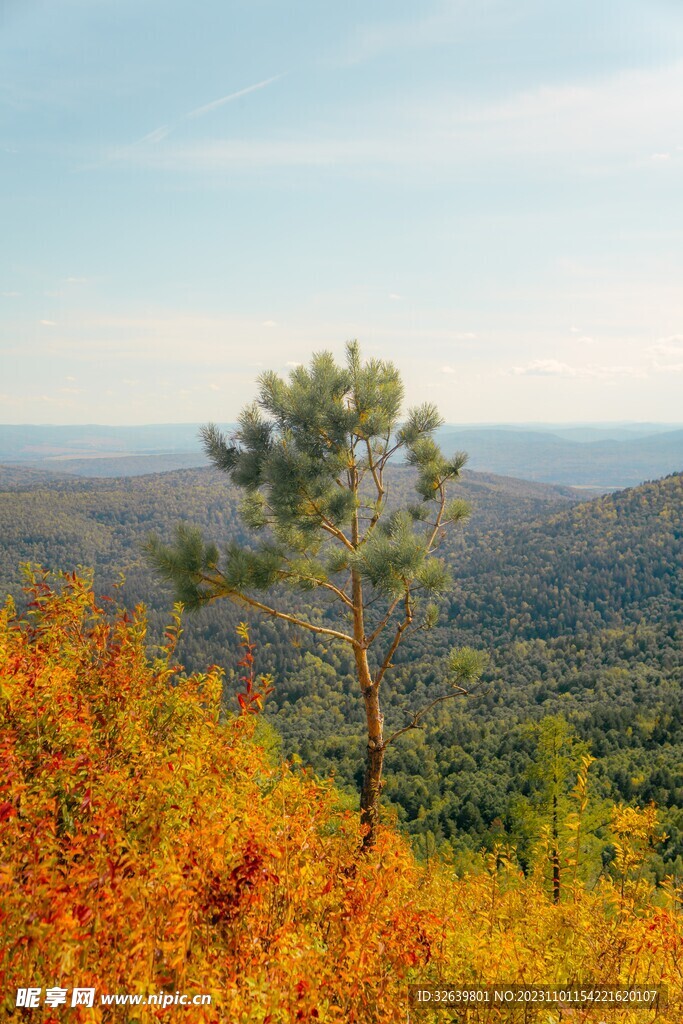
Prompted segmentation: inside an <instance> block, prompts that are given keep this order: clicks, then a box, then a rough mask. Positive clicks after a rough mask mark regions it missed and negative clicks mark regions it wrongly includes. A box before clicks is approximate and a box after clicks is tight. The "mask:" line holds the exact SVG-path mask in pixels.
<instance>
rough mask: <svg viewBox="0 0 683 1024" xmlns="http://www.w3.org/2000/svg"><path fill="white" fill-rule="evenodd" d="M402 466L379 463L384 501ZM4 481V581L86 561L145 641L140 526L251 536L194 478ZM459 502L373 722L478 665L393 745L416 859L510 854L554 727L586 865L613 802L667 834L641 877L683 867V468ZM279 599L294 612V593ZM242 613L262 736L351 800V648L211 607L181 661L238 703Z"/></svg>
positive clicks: (355, 775) (147, 580) (13, 589)
mask: <svg viewBox="0 0 683 1024" xmlns="http://www.w3.org/2000/svg"><path fill="white" fill-rule="evenodd" d="M410 473H411V471H410V470H409V469H408V468H407V467H397V468H396V469H395V470H394V471H393V477H392V487H393V491H394V494H395V495H397V497H400V496H401V494H402V493H403V492H404V491H406V490H407V489H408V488H409V486H410ZM0 486H1V487H2V490H1V491H0V537H1V538H2V547H1V549H0V557H1V563H0V574H1V577H0V578H1V580H2V586H3V590H4V591H5V592H7V593H11V594H12V595H13V596H14V598H15V599H16V600H17V603H18V605H19V607H21V604H22V600H23V595H22V591H21V582H20V574H19V565H20V563H23V562H27V561H28V562H32V563H39V564H41V565H43V566H45V567H47V568H54V569H64V570H70V569H73V568H75V567H77V566H87V567H92V568H93V569H94V573H95V577H94V578H95V586H96V589H97V592H98V593H99V594H105V595H107V596H109V597H110V598H112V599H113V600H114V601H115V602H116V603H117V604H120V605H121V606H122V607H123V606H125V607H133V606H134V605H135V604H137V603H138V602H144V604H145V605H146V607H147V610H148V617H149V626H150V639H151V642H152V643H155V642H159V641H160V638H161V637H162V635H163V632H164V628H165V626H166V625H167V623H168V622H169V616H170V609H171V604H172V598H171V596H170V593H169V591H168V590H167V589H166V588H165V587H164V586H162V585H160V584H159V583H158V582H157V581H156V579H155V578H154V576H153V575H152V573H151V572H150V570H149V567H148V565H147V564H146V563H145V561H144V560H143V558H142V555H141V546H142V543H143V541H144V539H145V537H146V536H147V535H148V533H149V532H150V531H155V532H157V533H159V534H161V535H162V536H164V535H168V534H169V533H170V532H171V529H172V526H173V524H175V523H176V522H178V521H187V522H191V523H196V524H198V525H200V526H201V527H202V528H203V530H204V532H205V533H206V535H207V536H209V537H211V538H212V539H215V540H216V541H217V542H218V543H221V542H223V541H228V540H230V539H238V540H239V541H240V542H242V543H248V538H247V536H246V535H245V534H244V532H243V527H241V525H240V523H239V520H238V517H237V510H238V495H237V493H236V492H235V491H234V490H233V489H232V488H231V485H230V484H229V483H228V482H226V479H225V477H223V476H222V475H221V474H218V473H216V472H215V471H214V470H211V469H195V470H184V471H177V472H173V473H165V474H157V475H151V476H147V477H137V478H121V479H114V480H74V479H73V478H68V479H63V478H60V477H59V476H57V475H55V476H51V475H50V474H45V473H40V472H38V473H35V472H34V473H32V472H31V471H30V470H22V469H17V468H13V469H9V468H8V469H3V470H0ZM458 496H459V497H463V498H465V499H466V500H468V501H469V503H470V504H471V505H472V508H473V514H472V518H471V520H470V522H469V523H468V524H467V525H466V526H465V528H464V529H462V530H461V531H459V532H457V531H454V532H453V533H452V534H451V535H450V537H449V539H448V540H447V543H446V548H445V558H446V561H447V562H448V564H449V566H450V567H451V570H452V573H453V576H454V578H455V587H454V589H453V590H452V592H451V593H450V594H449V595H448V597H447V599H446V600H444V601H442V605H441V609H440V618H439V622H438V624H437V625H436V627H435V628H434V629H432V630H431V631H429V632H428V633H424V634H419V635H418V636H416V637H415V638H413V639H412V640H411V641H410V642H408V643H406V645H405V646H404V647H402V648H401V649H400V650H399V651H398V652H397V654H396V656H395V659H394V668H393V670H392V673H391V676H390V677H388V678H387V682H388V684H389V685H388V686H387V688H386V694H385V714H386V719H387V723H386V727H387V730H388V731H389V732H391V731H392V730H398V729H400V728H403V727H404V726H405V725H406V724H407V723H408V722H409V721H410V718H411V715H412V714H413V713H414V712H415V710H417V709H418V708H421V707H423V706H424V705H425V704H427V703H429V702H430V701H432V700H434V699H436V698H438V697H439V696H442V695H444V694H445V693H446V692H447V674H448V672H447V659H446V655H447V652H448V650H449V649H450V648H451V647H452V646H453V645H454V644H467V645H470V646H472V647H475V648H478V649H481V650H484V651H485V652H487V654H488V658H489V660H488V666H487V669H486V672H485V674H484V677H483V679H482V680H481V682H480V684H479V685H478V686H477V687H476V688H475V689H474V690H473V691H472V692H471V694H470V695H469V696H467V697H464V698H459V699H458V700H448V701H445V702H443V703H442V704H441V705H439V706H437V707H435V708H434V710H433V711H432V712H430V714H429V715H428V716H426V717H425V718H424V719H423V720H422V722H421V723H420V724H421V728H419V729H415V730H410V731H407V732H406V733H405V734H404V735H403V736H402V737H401V738H400V739H399V740H398V741H397V742H396V743H395V744H394V745H393V746H392V747H391V748H390V749H389V752H388V757H387V770H386V788H385V793H384V799H385V802H386V804H387V806H388V807H389V810H390V813H392V814H393V815H394V817H395V820H396V821H397V823H398V825H399V827H400V828H401V829H403V830H405V831H407V832H408V833H410V834H411V835H412V836H413V841H414V844H415V846H416V848H417V850H418V852H419V853H421V855H423V856H427V857H429V856H431V855H432V854H433V853H435V852H436V851H440V852H441V853H442V854H443V853H444V851H445V852H446V853H447V854H448V855H452V856H453V857H454V858H455V859H456V861H457V862H458V863H462V864H468V863H472V862H475V861H476V860H477V858H479V857H480V856H481V855H482V854H481V851H482V850H485V849H486V848H489V849H490V848H492V846H493V845H494V844H496V843H499V842H500V841H501V840H504V841H505V842H509V843H511V844H513V845H514V846H515V848H516V849H517V851H518V853H519V856H520V859H521V861H522V863H524V859H525V856H527V853H528V851H529V849H530V848H531V847H532V845H533V842H534V838H535V837H536V836H537V834H538V831H539V828H541V827H542V824H543V821H544V819H545V818H547V814H548V807H547V801H548V795H547V793H546V792H545V790H544V782H543V774H544V769H543V759H544V757H547V753H544V749H545V747H547V736H548V730H551V731H552V730H555V731H556V732H557V733H558V735H560V734H561V736H562V747H563V750H564V751H565V753H566V757H565V758H564V761H563V766H562V777H563V783H562V786H563V789H564V794H565V796H566V797H567V798H568V796H569V794H570V792H571V790H572V787H573V786H574V785H575V783H576V778H577V773H578V771H579V768H580V765H581V758H582V757H583V756H585V755H590V756H592V758H594V759H595V760H594V762H593V763H592V765H591V767H590V772H589V776H590V793H591V814H592V820H593V829H592V832H593V834H592V837H591V849H592V856H593V858H594V871H595V873H596V875H597V874H598V873H599V872H600V871H601V870H602V869H603V868H604V867H605V865H608V864H609V862H610V859H611V858H613V856H614V849H613V847H612V846H611V845H610V843H609V842H608V839H607V838H606V833H605V832H604V829H603V830H602V831H601V825H602V824H604V822H605V820H606V818H607V817H608V813H607V810H606V809H607V807H608V806H609V805H610V804H612V803H615V802H622V801H623V802H627V803H633V804H638V805H641V806H643V805H646V804H648V803H650V802H654V803H655V804H656V805H657V806H658V807H659V809H660V814H661V816H662V820H663V823H664V830H665V833H666V836H667V838H666V839H664V840H663V841H662V842H660V843H659V845H658V847H657V850H656V851H655V854H654V856H653V857H651V859H650V864H649V870H650V871H651V873H652V875H653V878H655V879H656V878H663V877H664V875H666V874H672V873H674V874H676V875H677V876H680V875H681V873H683V810H681V808H682V807H683V732H682V718H683V715H682V711H681V661H682V658H681V634H682V632H683V627H682V626H681V611H682V609H683V586H682V581H681V568H680V567H681V564H683V552H682V550H681V547H682V545H681V535H682V534H681V518H682V510H683V476H681V475H673V476H670V477H667V478H665V479H663V480H660V481H656V482H651V483H646V484H643V485H642V486H640V487H636V488H631V489H629V490H626V491H622V492H617V493H615V494H611V495H606V496H603V497H601V498H597V499H592V500H582V495H581V492H578V491H573V490H572V489H570V488H559V487H553V486H548V485H540V484H532V483H526V482H524V481H519V480H512V479H508V478H503V477H494V476H490V475H485V474H476V473H467V472H466V473H465V474H464V476H463V480H462V481H461V482H460V484H459V486H458ZM286 600H289V601H290V602H291V604H292V607H296V605H297V603H298V604H299V606H301V602H302V601H303V600H304V598H303V597H302V596H301V595H300V594H299V595H293V594H292V595H289V596H288V597H286ZM316 600H318V598H317V597H316ZM307 611H309V613H310V612H311V611H312V609H310V608H307ZM313 613H314V614H315V615H317V616H318V617H319V621H321V622H323V621H326V619H329V620H330V621H332V616H333V612H332V611H331V609H328V608H326V607H325V606H324V605H320V607H318V608H316V609H315V610H313ZM245 618H247V619H248V620H249V625H250V629H251V635H252V639H253V641H254V643H255V645H256V648H255V657H256V662H257V666H258V670H259V672H263V673H272V675H273V677H274V680H275V688H274V692H273V694H272V696H271V698H270V699H269V701H268V704H267V708H266V718H267V720H268V721H269V722H270V723H271V724H272V726H274V732H273V735H272V743H273V744H274V745H277V746H278V747H279V748H280V749H281V751H282V754H283V755H284V756H287V757H290V758H291V757H294V758H295V759H296V762H297V763H301V764H302V765H304V766H305V765H310V766H311V767H312V768H313V769H314V771H315V772H316V773H318V774H319V775H320V776H322V777H326V776H328V775H332V776H333V777H334V779H335V781H336V784H337V785H338V786H339V787H340V788H341V789H342V790H343V791H347V792H348V794H349V800H350V801H352V800H353V793H354V792H355V791H356V789H357V784H358V779H359V773H361V772H362V761H363V739H362V730H361V728H360V723H361V714H362V712H361V708H360V706H359V701H358V699H357V694H356V688H355V685H354V678H353V673H352V666H351V664H350V655H349V653H348V651H346V650H344V649H343V648H340V647H337V645H335V644H334V643H329V642H325V643H322V642H321V641H320V640H317V639H315V638H311V637H310V636H309V635H308V634H306V635H302V633H301V632H300V631H298V630H296V629H293V628H290V627H287V626H286V625H285V626H283V624H282V623H276V622H271V621H263V620H262V619H260V618H259V617H257V616H253V615H252V616H249V615H245V611H244V610H243V609H240V608H238V607H235V606H234V605H230V604H229V603H226V602H221V603H219V604H218V605H212V606H210V607H208V608H206V609H203V610H202V611H201V612H199V613H196V614H193V615H186V616H185V617H184V621H183V626H184V633H183V636H182V638H181V641H180V644H179V648H178V658H179V660H180V661H181V662H182V664H184V666H185V667H186V668H187V670H188V671H195V670H200V669H202V668H205V667H206V666H207V665H210V664H218V665H222V666H225V667H226V669H227V671H226V676H225V680H224V696H225V700H226V701H227V702H228V704H230V702H234V691H235V688H236V670H235V668H234V664H235V657H234V652H235V650H236V646H237V640H236V628H237V625H238V623H239V622H240V621H241V620H243V619H245ZM543 720H545V724H542V722H543ZM548 723H550V724H548ZM544 730H545V738H544ZM563 757H564V755H563ZM546 772H547V765H546Z"/></svg>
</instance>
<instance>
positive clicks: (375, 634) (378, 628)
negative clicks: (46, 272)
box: [365, 596, 401, 647]
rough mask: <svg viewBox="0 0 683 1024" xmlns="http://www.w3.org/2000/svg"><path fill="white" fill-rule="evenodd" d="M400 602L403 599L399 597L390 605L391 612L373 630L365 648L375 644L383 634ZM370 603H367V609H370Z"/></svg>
mask: <svg viewBox="0 0 683 1024" xmlns="http://www.w3.org/2000/svg"><path fill="white" fill-rule="evenodd" d="M400 600H401V598H400V596H399V597H397V598H396V600H395V601H393V602H392V604H390V605H389V611H388V612H387V613H386V615H385V616H384V618H383V619H382V620H381V621H380V623H379V625H378V626H376V627H375V629H373V631H372V633H371V634H370V636H369V637H368V638H367V640H366V641H365V646H366V647H370V646H371V645H372V644H373V643H374V642H375V640H376V639H377V637H378V636H379V634H380V633H381V632H382V630H383V629H384V627H385V626H386V624H387V622H388V621H389V619H390V618H391V616H392V615H393V614H394V612H395V610H396V607H397V605H398V603H399V601H400ZM369 603H370V602H366V605H365V607H366V608H367V607H368V605H369Z"/></svg>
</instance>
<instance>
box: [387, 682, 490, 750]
mask: <svg viewBox="0 0 683 1024" xmlns="http://www.w3.org/2000/svg"><path fill="white" fill-rule="evenodd" d="M469 696H470V691H469V690H466V689H465V688H464V687H462V686H459V687H458V688H457V690H456V691H455V692H454V693H445V694H444V695H443V696H442V697H436V698H435V699H434V700H433V701H430V703H429V704H425V706H424V707H423V708H420V710H419V711H416V712H415V714H414V715H413V717H412V718H411V720H410V722H409V723H408V725H404V726H403V728H402V729H397V730H396V732H393V733H392V734H391V736H389V737H388V739H386V740H385V741H384V747H383V749H385V750H386V748H387V747H388V746H389V744H390V743H393V742H394V740H395V739H397V738H398V737H399V736H402V735H403V733H404V732H410V730H411V729H419V728H420V721H421V720H422V719H423V718H424V716H425V715H426V714H427V712H428V711H431V710H432V708H434V707H436V705H437V704H442V703H443V701H445V700H452V699H453V697H469Z"/></svg>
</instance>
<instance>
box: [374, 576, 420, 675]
mask: <svg viewBox="0 0 683 1024" xmlns="http://www.w3.org/2000/svg"><path fill="white" fill-rule="evenodd" d="M405 606H406V616H405V619H404V620H403V622H399V624H398V626H397V627H396V632H395V634H394V639H393V640H392V641H391V644H390V646H389V650H388V651H387V653H386V657H385V658H384V661H383V662H382V664H381V665H380V667H379V669H378V670H377V674H376V676H375V681H374V683H373V685H374V686H375V687H376V688H379V684H380V683H381V682H382V680H383V679H384V675H385V673H386V671H387V669H388V668H389V666H390V665H391V659H392V658H393V656H394V654H395V653H396V648H397V647H398V645H399V644H400V642H401V638H402V636H403V634H404V632H405V631H406V629H407V628H408V626H409V625H410V624H411V622H412V621H413V610H412V608H411V606H410V590H409V589H408V588H406V593H405Z"/></svg>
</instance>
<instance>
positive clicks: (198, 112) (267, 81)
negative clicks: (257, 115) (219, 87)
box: [180, 72, 285, 121]
mask: <svg viewBox="0 0 683 1024" xmlns="http://www.w3.org/2000/svg"><path fill="white" fill-rule="evenodd" d="M284 74H285V73H284V72H283V73H282V74H280V75H273V76H272V78H264V80H263V81H262V82H256V84H255V85H248V86H247V87H246V88H245V89H238V90H237V92H231V93H228V95H227V96H221V98H220V99H218V100H212V101H211V103H205V104H204V105H203V106H201V107H196V109H195V110H191V111H190V112H189V114H183V116H182V118H181V119H180V120H181V121H190V120H192V119H193V118H195V117H203V115H204V114H208V113H209V111H210V110H216V109H217V108H218V107H223V106H225V104H226V103H232V102H233V100H238V99H240V97H242V96H248V95H249V93H252V92H257V91H258V90H259V89H265V88H266V86H268V85H272V83H273V82H277V81H279V80H280V79H281V78H284Z"/></svg>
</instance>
